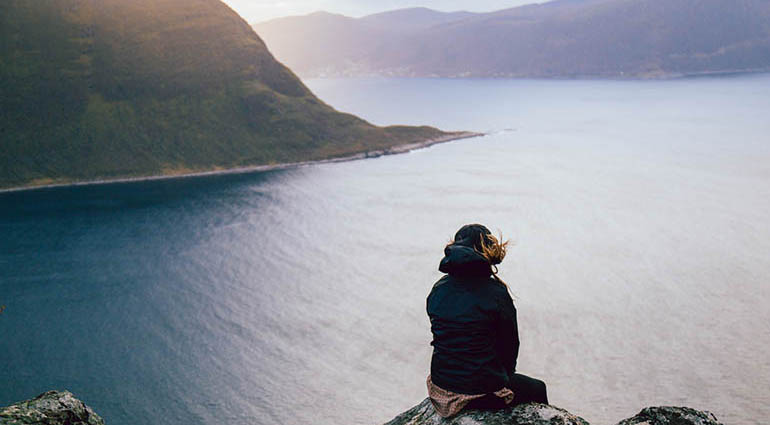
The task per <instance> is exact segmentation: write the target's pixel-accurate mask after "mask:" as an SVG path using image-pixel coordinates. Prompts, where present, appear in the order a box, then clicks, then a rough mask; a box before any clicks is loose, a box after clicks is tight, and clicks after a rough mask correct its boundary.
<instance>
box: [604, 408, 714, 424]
mask: <svg viewBox="0 0 770 425" xmlns="http://www.w3.org/2000/svg"><path fill="white" fill-rule="evenodd" d="M618 425H722V424H721V423H719V422H718V421H717V418H716V416H714V414H713V413H711V412H701V411H700V410H695V409H690V408H689V407H671V406H661V407H647V408H644V409H642V411H641V412H639V413H638V414H637V415H636V416H634V417H631V418H628V419H624V420H622V421H620V422H619V423H618Z"/></svg>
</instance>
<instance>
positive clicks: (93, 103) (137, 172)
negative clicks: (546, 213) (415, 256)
mask: <svg viewBox="0 0 770 425" xmlns="http://www.w3.org/2000/svg"><path fill="white" fill-rule="evenodd" d="M441 137H444V138H446V137H451V135H448V134H447V133H443V132H441V131H439V130H437V129H434V128H431V127H404V126H392V127H376V126H373V125H371V124H369V123H367V122H366V121H364V120H361V119H359V118H357V117H355V116H353V115H350V114H343V113H339V112H337V111H335V110H334V109H332V108H331V107H330V106H328V105H326V104H324V103H323V102H322V101H320V100H319V99H318V98H316V97H315V96H314V95H313V94H312V93H311V92H310V91H309V90H308V89H307V88H306V87H305V86H304V85H303V84H302V82H301V81H300V80H299V79H298V78H297V77H296V76H295V75H294V74H293V73H292V72H291V71H290V70H289V69H287V68H286V67H284V66H283V65H281V64H280V63H278V62H276V60H275V59H274V58H273V56H272V55H271V54H270V52H269V51H268V50H267V48H266V47H265V44H264V43H263V42H262V40H261V39H260V38H259V37H258V36H257V34H256V33H255V32H254V30H253V29H252V28H251V27H250V26H249V25H248V24H247V23H246V22H244V21H243V20H242V19H241V18H240V17H239V16H238V15H237V14H236V13H235V12H233V11H232V10H231V9H230V8H229V7H227V6H226V5H224V4H223V3H222V2H221V1H219V0H35V1H29V0H3V1H2V2H0V188H9V187H18V186H34V185H41V184H51V183H67V182H75V181H91V180H97V179H115V178H124V177H136V176H151V175H158V174H187V173H193V172H200V171H210V170H218V169H226V168H233V167H241V166H252V165H261V164H276V163H286V162H295V161H306V160H318V159H325V158H331V157H338V156H345V155H351V154H355V153H359V152H366V151H371V150H387V149H389V148H391V147H393V146H396V145H403V144H410V143H416V142H424V141H426V140H429V139H434V138H441Z"/></svg>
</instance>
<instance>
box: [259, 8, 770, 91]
mask: <svg viewBox="0 0 770 425" xmlns="http://www.w3.org/2000/svg"><path fill="white" fill-rule="evenodd" d="M400 13H404V14H406V15H409V14H410V12H409V11H408V10H407V11H396V12H391V14H393V15H398V14H400ZM437 13H439V12H437ZM375 16H376V15H375ZM338 18H339V19H343V18H344V17H338ZM371 18H373V17H365V18H359V19H352V18H344V19H347V21H346V22H347V24H346V25H347V26H346V30H345V31H346V32H345V36H344V38H345V51H344V52H343V51H342V50H338V49H337V46H336V45H333V44H323V45H321V43H319V42H318V40H324V39H325V37H331V35H330V34H333V33H334V32H335V31H336V28H335V27H334V26H333V25H331V26H324V25H322V24H321V23H319V22H316V23H315V24H313V25H308V26H305V23H306V22H308V20H309V19H311V18H310V17H296V18H284V20H283V21H282V22H284V23H291V25H285V26H281V25H278V23H277V22H275V21H272V22H267V23H264V24H257V25H256V26H255V27H256V28H257V29H258V30H260V31H263V32H264V36H265V40H266V43H267V45H268V46H269V47H270V48H271V49H272V50H273V52H274V53H275V54H276V57H277V58H278V59H279V60H281V61H283V62H285V63H286V64H288V65H289V66H291V67H293V69H295V71H297V72H298V73H299V74H300V75H303V76H321V75H370V74H379V75H396V76H442V77H464V76H471V77H557V78H573V77H591V78H595V77H610V78H658V77H675V76H682V75H694V74H709V73H728V72H750V71H768V70H770V2H769V1H767V0H666V1H660V0H555V1H551V2H547V3H541V4H532V5H526V6H520V7H515V8H510V9H505V10H500V11H496V12H491V13H481V14H471V15H465V16H458V17H457V19H447V20H445V21H443V22H430V20H428V19H425V20H424V21H423V22H425V25H422V26H419V25H417V26H412V27H411V29H410V30H409V31H405V30H402V29H400V28H399V27H398V24H397V22H395V21H399V19H395V20H393V21H394V22H393V23H392V24H391V27H389V28H388V27H384V26H382V25H380V26H379V27H378V31H379V32H377V33H375V34H373V33H371V32H370V31H369V30H368V29H367V31H364V28H368V27H367V26H366V25H363V23H364V22H365V21H366V20H367V19H371ZM401 20H404V21H409V19H406V18H404V17H402V18H401ZM354 24H355V25H354ZM294 28H305V29H304V30H303V31H302V32H301V36H300V35H298V34H294V35H288V34H287V32H290V31H292V30H293V29H294ZM309 52H312V55H314V57H316V58H326V60H325V61H324V60H316V61H313V62H312V63H308V62H301V61H299V60H297V58H301V57H303V56H304V55H306V54H308V53H309ZM350 52H355V54H351V53H350Z"/></svg>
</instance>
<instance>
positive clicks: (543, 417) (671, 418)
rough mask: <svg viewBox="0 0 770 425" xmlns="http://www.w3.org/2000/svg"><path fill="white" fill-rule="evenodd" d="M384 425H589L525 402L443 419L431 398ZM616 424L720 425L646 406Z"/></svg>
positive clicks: (706, 417) (681, 410)
mask: <svg viewBox="0 0 770 425" xmlns="http://www.w3.org/2000/svg"><path fill="white" fill-rule="evenodd" d="M385 425H589V424H588V422H587V421H586V420H585V419H583V418H581V417H580V416H575V415H573V414H572V413H570V412H568V411H566V410H564V409H560V408H558V407H554V406H550V405H547V404H540V403H528V404H522V405H519V406H515V407H509V408H507V409H502V410H464V411H461V412H460V413H459V414H457V415H455V416H452V417H450V418H442V417H441V416H440V415H439V414H438V413H437V412H436V410H435V409H434V408H433V405H432V404H431V402H430V399H427V398H426V399H425V400H423V401H422V402H421V403H420V404H418V405H417V406H414V407H413V408H411V409H409V410H407V411H406V412H404V413H402V414H400V415H398V416H396V417H395V418H394V419H393V420H391V421H390V422H388V423H386V424H385ZM617 425H722V424H720V423H719V422H717V418H716V417H715V416H714V415H713V414H712V413H709V412H701V411H699V410H695V409H691V408H689V407H670V406H663V407H647V408H645V409H643V410H642V411H641V412H639V413H638V414H637V415H636V416H633V417H631V418H628V419H624V420H622V421H620V422H619V423H618V424H617Z"/></svg>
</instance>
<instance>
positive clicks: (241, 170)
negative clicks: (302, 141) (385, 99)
mask: <svg viewBox="0 0 770 425" xmlns="http://www.w3.org/2000/svg"><path fill="white" fill-rule="evenodd" d="M481 136H486V133H477V132H473V131H457V132H451V133H447V134H446V135H444V136H441V137H436V138H433V139H427V140H424V141H422V142H414V143H406V144H403V145H395V146H392V147H390V148H387V149H381V150H374V151H367V152H361V153H357V154H353V155H346V156H339V157H334V158H328V159H318V160H312V161H299V162H285V163H280V164H265V165H250V166H245V167H236V168H227V169H219V170H209V171H194V172H191V173H180V174H156V175H150V176H137V177H118V178H114V179H97V180H84V181H73V182H66V183H51V184H43V185H37V186H16V187H9V188H4V189H0V194H4V193H11V192H22V191H28V190H41V189H51V188H57V187H68V186H90V185H99V184H111V183H134V182H142V181H150V180H166V179H182V178H189V177H203V176H215V175H222V174H248V173H258V172H264V171H273V170H285V169H289V168H299V167H306V166H310V165H317V164H331V163H336V162H349V161H357V160H361V159H370V158H379V157H381V156H386V155H398V154H402V153H407V152H411V151H414V150H417V149H424V148H428V147H430V146H433V145H437V144H439V143H446V142H451V141H455V140H462V139H471V138H474V137H481Z"/></svg>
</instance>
